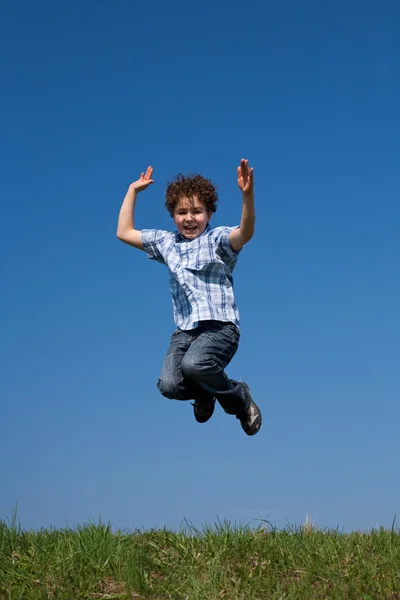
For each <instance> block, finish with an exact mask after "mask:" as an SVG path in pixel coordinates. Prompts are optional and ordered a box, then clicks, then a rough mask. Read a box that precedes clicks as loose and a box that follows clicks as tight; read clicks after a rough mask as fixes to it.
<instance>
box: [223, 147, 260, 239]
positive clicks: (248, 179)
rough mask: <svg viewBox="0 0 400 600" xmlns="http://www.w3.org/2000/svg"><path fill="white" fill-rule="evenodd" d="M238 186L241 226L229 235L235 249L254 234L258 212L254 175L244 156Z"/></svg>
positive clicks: (239, 169) (239, 170) (239, 168)
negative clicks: (255, 206)
mask: <svg viewBox="0 0 400 600" xmlns="http://www.w3.org/2000/svg"><path fill="white" fill-rule="evenodd" d="M238 186H239V188H240V189H241V190H242V217H241V219H240V226H239V228H237V229H234V230H233V231H232V232H231V233H230V235H229V241H230V243H231V246H232V248H233V249H234V250H240V249H241V248H243V246H244V245H245V244H247V242H248V241H249V240H251V238H252V237H253V234H254V228H255V221H256V213H255V210H254V177H253V168H251V169H249V161H248V160H246V159H244V158H242V160H241V161H240V166H239V167H238Z"/></svg>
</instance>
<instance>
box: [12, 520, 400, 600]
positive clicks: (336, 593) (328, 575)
mask: <svg viewBox="0 0 400 600" xmlns="http://www.w3.org/2000/svg"><path fill="white" fill-rule="evenodd" d="M44 598H51V599H54V600H72V599H99V600H100V599H110V600H111V599H117V598H118V599H121V600H122V599H126V600H128V599H129V600H134V599H137V600H140V599H143V600H144V599H157V600H161V599H171V600H220V599H223V600H275V599H276V600H277V599H279V600H283V599H289V598H290V599H291V598H293V599H296V600H298V599H306V600H312V599H314V598H320V599H326V598H338V599H341V600H342V599H353V598H354V599H356V600H375V599H381V598H382V599H383V598H388V599H392V600H394V599H397V598H398V599H400V532H399V529H398V528H395V526H394V524H393V527H392V529H389V530H388V529H383V528H381V529H376V530H372V531H370V532H368V533H362V532H354V533H349V534H344V533H340V532H339V531H338V530H333V531H331V530H325V531H322V530H319V529H317V528H315V527H314V526H313V525H312V523H311V522H310V521H306V523H305V525H303V526H301V527H299V528H293V527H288V528H287V529H285V530H279V531H278V530H276V529H274V528H273V527H271V526H270V525H269V524H268V523H263V524H262V526H261V527H259V528H258V529H250V528H247V527H233V526H231V525H230V524H229V523H224V524H221V523H217V524H216V525H214V526H213V527H212V528H211V527H204V528H203V529H202V530H201V531H199V530H197V529H196V528H194V527H193V526H192V525H190V524H187V526H186V527H185V528H184V529H182V530H181V531H179V532H171V531H167V530H157V531H149V532H140V531H133V532H124V531H117V532H113V531H112V528H111V526H110V525H106V524H103V523H99V524H88V525H85V526H82V527H78V528H77V529H62V530H40V531H24V530H22V529H21V528H20V527H19V526H18V525H17V524H16V522H15V518H14V519H13V520H12V522H11V523H8V524H7V523H6V522H2V521H0V599H1V600H3V599H4V600H5V599H7V600H17V599H18V600H36V599H37V600H39V599H44Z"/></svg>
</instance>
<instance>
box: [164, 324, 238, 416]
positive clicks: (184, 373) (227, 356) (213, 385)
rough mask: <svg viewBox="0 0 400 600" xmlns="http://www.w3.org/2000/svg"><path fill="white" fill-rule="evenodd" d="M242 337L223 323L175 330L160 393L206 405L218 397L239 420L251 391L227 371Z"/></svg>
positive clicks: (226, 409)
mask: <svg viewBox="0 0 400 600" xmlns="http://www.w3.org/2000/svg"><path fill="white" fill-rule="evenodd" d="M239 338H240V333H239V330H238V328H237V327H236V325H234V324H233V323H224V322H222V321H203V322H202V323H201V324H200V325H199V326H198V327H196V329H191V330H189V331H183V330H181V329H178V330H177V331H175V332H174V333H173V334H172V337H171V342H170V345H169V348H168V352H167V356H166V357H165V360H164V364H163V366H162V370H161V375H160V379H159V380H158V384H157V387H158V389H159V391H160V392H161V394H162V395H163V396H165V397H166V398H171V399H175V400H192V399H193V400H195V401H196V402H199V403H204V404H210V403H211V402H213V401H214V399H215V398H216V399H217V400H218V401H219V403H220V404H221V406H222V408H223V409H224V410H225V412H227V413H229V414H231V415H236V416H239V417H240V416H241V415H242V414H243V411H244V410H245V409H246V408H247V407H248V405H249V402H250V399H249V392H248V388H247V387H246V386H245V385H244V384H243V383H241V382H238V381H234V380H233V379H228V377H227V376H226V374H225V372H224V369H225V367H226V366H227V365H228V364H229V363H230V361H231V360H232V358H233V356H234V355H235V353H236V350H237V348H238V345H239Z"/></svg>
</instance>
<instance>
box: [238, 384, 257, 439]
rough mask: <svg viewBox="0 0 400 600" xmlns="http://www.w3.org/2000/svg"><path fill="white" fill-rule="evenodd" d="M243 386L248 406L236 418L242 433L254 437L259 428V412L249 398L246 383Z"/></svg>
mask: <svg viewBox="0 0 400 600" xmlns="http://www.w3.org/2000/svg"><path fill="white" fill-rule="evenodd" d="M243 385H245V386H246V389H247V391H248V394H249V399H250V405H249V407H248V408H247V409H246V411H245V413H244V415H240V416H238V419H239V420H240V424H241V426H242V429H243V431H244V432H245V433H247V435H255V434H256V433H257V432H258V430H259V429H260V427H261V423H262V416H261V411H260V409H259V408H258V406H257V404H256V403H255V402H254V400H253V399H252V397H251V394H250V389H249V386H248V385H247V384H246V383H243Z"/></svg>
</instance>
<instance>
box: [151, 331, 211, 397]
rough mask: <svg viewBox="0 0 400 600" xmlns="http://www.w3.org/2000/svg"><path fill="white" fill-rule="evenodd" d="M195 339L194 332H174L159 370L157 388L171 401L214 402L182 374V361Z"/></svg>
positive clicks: (208, 394) (206, 393) (209, 395)
mask: <svg viewBox="0 0 400 600" xmlns="http://www.w3.org/2000/svg"><path fill="white" fill-rule="evenodd" d="M194 339H195V335H194V332H193V331H192V332H189V331H182V330H180V329H178V330H176V331H174V333H173V334H172V336H171V341H170V344H169V348H168V351H167V355H166V357H165V359H164V363H163V366H162V369H161V374H160V378H159V380H158V383H157V387H158V389H159V391H160V392H161V394H162V395H163V396H165V397H166V398H170V399H171V400H193V399H195V400H197V401H198V402H202V403H204V404H210V403H213V402H214V396H213V395H212V394H210V393H209V392H207V391H205V390H204V389H203V388H201V387H199V386H198V385H197V383H196V382H194V381H193V380H190V379H188V378H186V377H185V376H184V374H183V373H182V359H183V357H184V356H185V354H186V353H187V351H188V350H189V348H190V345H191V344H192V342H193V340H194Z"/></svg>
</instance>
